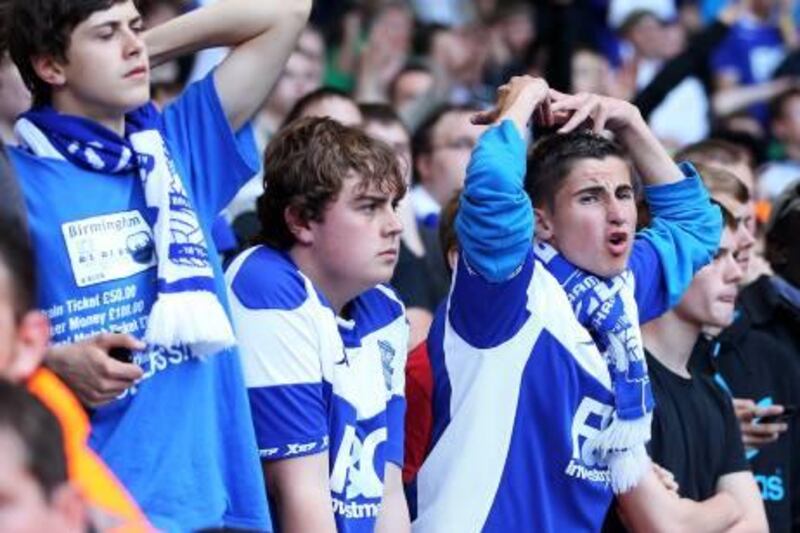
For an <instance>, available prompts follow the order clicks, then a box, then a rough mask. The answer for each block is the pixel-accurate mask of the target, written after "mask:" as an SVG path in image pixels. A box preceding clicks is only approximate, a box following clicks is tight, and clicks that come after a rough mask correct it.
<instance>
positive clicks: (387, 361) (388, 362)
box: [378, 340, 397, 390]
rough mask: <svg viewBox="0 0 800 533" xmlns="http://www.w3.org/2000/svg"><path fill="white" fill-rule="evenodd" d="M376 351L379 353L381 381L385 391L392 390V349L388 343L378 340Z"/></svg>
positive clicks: (393, 352) (393, 355)
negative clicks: (381, 365)
mask: <svg viewBox="0 0 800 533" xmlns="http://www.w3.org/2000/svg"><path fill="white" fill-rule="evenodd" d="M378 349H379V350H380V352H381V362H382V363H383V379H384V381H385V382H386V390H392V375H393V374H394V367H393V365H392V362H393V361H394V358H395V355H397V354H396V353H395V351H394V347H393V346H392V345H391V344H390V343H389V341H384V340H379V341H378Z"/></svg>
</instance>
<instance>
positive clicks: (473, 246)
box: [455, 120, 533, 282]
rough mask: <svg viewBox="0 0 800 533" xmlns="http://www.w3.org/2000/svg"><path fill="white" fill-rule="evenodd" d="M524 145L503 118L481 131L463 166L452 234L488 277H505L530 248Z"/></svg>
mask: <svg viewBox="0 0 800 533" xmlns="http://www.w3.org/2000/svg"><path fill="white" fill-rule="evenodd" d="M525 149H526V146H525V141H524V140H523V139H522V138H521V137H520V135H519V132H518V131H517V129H516V127H515V126H514V124H513V123H512V122H511V121H510V120H506V121H503V123H502V124H500V125H499V126H495V127H493V128H491V129H489V130H488V131H486V132H485V133H484V134H483V135H482V136H481V138H480V139H479V141H478V144H477V146H476V147H475V150H474V151H473V152H472V158H471V159H470V162H469V166H468V167H467V177H466V180H465V182H464V192H463V193H462V194H461V204H460V206H459V210H458V215H457V216H456V221H455V229H456V234H457V235H458V242H459V245H460V247H461V253H462V254H464V256H465V257H466V259H467V262H468V263H469V265H470V266H471V267H472V268H474V269H475V271H477V272H478V273H479V274H480V275H481V276H483V277H484V278H486V279H487V280H489V281H491V282H501V281H505V280H506V279H508V277H509V276H511V275H512V273H513V272H514V271H515V270H517V269H518V268H519V266H520V265H521V264H522V262H523V261H524V260H525V254H526V253H527V251H528V250H529V249H530V247H531V241H532V239H533V208H532V206H531V202H530V199H529V198H528V195H527V194H526V193H525V190H524V188H523V182H524V179H525V164H526V161H525Z"/></svg>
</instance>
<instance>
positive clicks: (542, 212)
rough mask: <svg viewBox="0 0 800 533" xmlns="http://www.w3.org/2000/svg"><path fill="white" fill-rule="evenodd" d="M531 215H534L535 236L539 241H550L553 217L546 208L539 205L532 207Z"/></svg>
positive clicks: (552, 233)
mask: <svg viewBox="0 0 800 533" xmlns="http://www.w3.org/2000/svg"><path fill="white" fill-rule="evenodd" d="M533 215H534V216H535V217H536V238H537V239H539V240H540V241H544V242H550V241H551V240H552V239H553V235H554V231H553V219H552V217H551V216H550V212H549V210H547V209H543V208H541V207H534V208H533Z"/></svg>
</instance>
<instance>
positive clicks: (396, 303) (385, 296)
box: [356, 285, 405, 324]
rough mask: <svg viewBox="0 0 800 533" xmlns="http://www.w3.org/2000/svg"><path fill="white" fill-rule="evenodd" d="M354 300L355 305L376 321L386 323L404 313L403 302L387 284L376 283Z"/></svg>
mask: <svg viewBox="0 0 800 533" xmlns="http://www.w3.org/2000/svg"><path fill="white" fill-rule="evenodd" d="M356 300H357V302H358V304H357V305H358V306H359V307H361V308H362V309H363V310H364V311H365V312H366V314H367V315H369V316H370V317H371V318H372V319H373V320H375V321H377V322H382V323H386V324H388V323H390V322H393V321H394V320H396V319H397V318H399V317H402V316H404V314H405V306H404V305H403V302H402V301H401V300H400V298H399V297H398V296H397V294H396V293H395V292H394V289H392V288H391V287H389V286H388V285H376V286H375V287H373V288H371V289H368V290H367V291H365V292H363V293H361V294H360V295H359V296H358V297H357V298H356Z"/></svg>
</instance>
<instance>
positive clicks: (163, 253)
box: [15, 104, 234, 357]
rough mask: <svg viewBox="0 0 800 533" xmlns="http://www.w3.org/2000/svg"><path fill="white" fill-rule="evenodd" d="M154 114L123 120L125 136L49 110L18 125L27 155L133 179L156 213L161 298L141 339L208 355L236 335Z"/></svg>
mask: <svg viewBox="0 0 800 533" xmlns="http://www.w3.org/2000/svg"><path fill="white" fill-rule="evenodd" d="M158 124H159V114H158V111H157V110H156V108H155V106H153V105H152V104H147V105H145V106H143V107H140V108H138V109H136V110H134V111H132V112H130V113H128V114H127V115H126V116H125V136H124V138H123V137H120V136H119V135H117V134H116V133H115V132H113V131H111V130H109V129H107V128H106V127H104V126H102V125H100V124H97V123H96V122H93V121H91V120H88V119H85V118H82V117H77V116H71V115H62V114H59V113H58V112H57V111H55V110H54V109H52V108H51V107H39V108H35V109H32V110H31V111H28V112H27V113H24V114H23V115H22V116H21V117H20V119H19V120H18V121H17V123H16V125H15V131H16V134H17V137H19V140H20V142H21V145H22V147H23V148H24V149H27V150H28V151H30V152H31V153H33V154H34V155H37V156H40V157H49V158H55V159H60V160H65V161H69V162H70V163H72V164H74V165H76V166H78V167H82V168H85V169H88V170H91V171H96V172H100V173H103V174H114V176H113V177H109V179H128V178H130V177H131V174H134V175H136V176H138V178H139V179H140V180H141V182H142V187H143V188H144V197H145V203H146V204H147V207H148V209H149V210H150V211H151V212H155V213H156V218H155V223H154V224H153V239H154V241H155V247H156V255H157V257H158V296H157V298H156V301H155V303H154V304H153V307H152V309H151V310H150V315H149V319H148V324H147V331H146V332H145V336H144V340H145V341H147V342H148V343H151V344H155V345H160V346H177V345H187V346H189V347H190V348H191V350H190V351H191V352H192V354H194V355H196V356H199V357H202V356H205V355H211V354H214V353H216V352H218V351H219V350H221V349H223V348H226V347H229V346H232V345H233V344H234V336H233V328H232V327H231V324H230V321H229V320H228V317H227V315H226V313H225V310H224V309H223V307H222V305H221V304H220V302H219V299H218V298H217V295H216V291H215V286H214V272H213V270H212V268H211V265H210V263H209V250H208V245H207V244H206V242H205V237H204V236H203V231H202V229H201V227H200V223H199V220H198V218H197V214H196V213H195V210H194V206H193V205H192V202H191V199H190V198H189V195H188V194H187V192H186V188H185V187H184V184H183V181H182V179H181V176H180V175H179V174H178V171H177V168H176V166H175V163H174V161H173V160H172V157H171V156H170V153H169V149H168V148H167V145H166V143H165V142H164V139H163V137H162V136H161V133H160V131H159V129H158Z"/></svg>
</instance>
